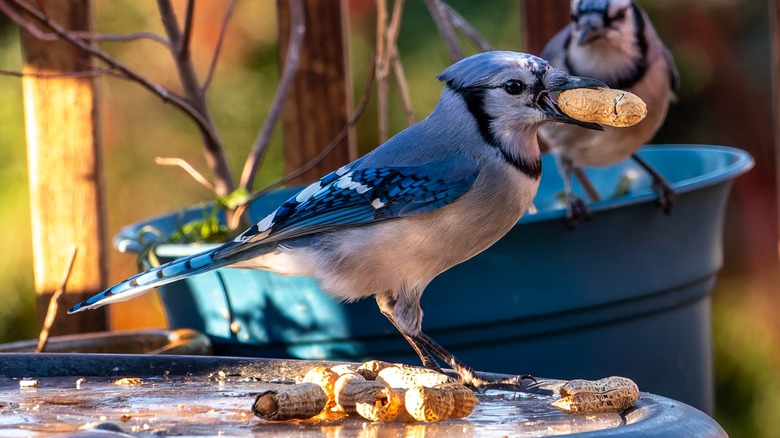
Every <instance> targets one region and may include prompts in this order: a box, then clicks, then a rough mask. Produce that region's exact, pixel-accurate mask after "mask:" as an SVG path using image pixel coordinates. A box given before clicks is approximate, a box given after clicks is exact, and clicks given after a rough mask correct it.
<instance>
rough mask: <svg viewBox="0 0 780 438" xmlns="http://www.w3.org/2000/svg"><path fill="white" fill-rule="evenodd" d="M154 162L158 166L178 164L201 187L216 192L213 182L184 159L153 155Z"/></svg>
mask: <svg viewBox="0 0 780 438" xmlns="http://www.w3.org/2000/svg"><path fill="white" fill-rule="evenodd" d="M154 163H155V164H159V165H160V166H179V167H181V168H182V169H183V170H184V171H185V172H187V173H189V174H190V176H191V177H192V178H193V179H195V181H197V182H199V183H200V184H201V185H202V186H203V187H206V188H207V189H209V190H211V191H212V192H215V193H216V188H215V187H214V184H211V182H209V180H208V179H206V177H205V176H203V174H202V173H200V172H198V171H197V170H195V168H194V167H192V165H190V163H188V162H186V161H185V160H183V159H181V158H163V157H155V159H154Z"/></svg>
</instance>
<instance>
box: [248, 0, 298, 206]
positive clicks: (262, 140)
mask: <svg viewBox="0 0 780 438" xmlns="http://www.w3.org/2000/svg"><path fill="white" fill-rule="evenodd" d="M290 21H291V25H290V47H289V50H287V56H286V57H285V61H284V68H283V69H282V76H281V79H280V80H279V86H278V88H277V89H276V95H275V96H274V100H273V103H272V104H271V109H270V110H269V112H268V116H267V117H266V119H265V122H264V123H263V127H262V129H261V130H260V133H259V134H258V136H257V140H255V143H254V144H253V145H252V150H251V152H250V153H249V156H248V157H247V159H246V162H245V163H244V170H243V171H242V172H241V182H240V187H242V188H244V189H246V190H247V191H251V190H252V185H253V184H254V181H255V175H256V173H257V169H258V167H259V166H260V163H261V162H262V160H263V157H264V156H265V152H266V151H267V150H268V146H269V145H270V142H271V134H272V133H273V129H274V127H275V126H276V122H277V120H278V119H279V116H280V115H281V113H282V107H283V105H284V100H285V98H286V96H287V93H288V92H289V90H290V87H291V86H292V82H293V79H294V78H295V73H296V72H297V71H298V61H300V57H301V45H302V44H303V35H304V33H305V32H306V17H305V16H304V9H303V2H302V0H290Z"/></svg>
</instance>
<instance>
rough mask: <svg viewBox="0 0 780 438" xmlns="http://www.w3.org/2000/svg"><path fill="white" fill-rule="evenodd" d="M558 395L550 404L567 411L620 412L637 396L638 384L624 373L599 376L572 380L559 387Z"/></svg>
mask: <svg viewBox="0 0 780 438" xmlns="http://www.w3.org/2000/svg"><path fill="white" fill-rule="evenodd" d="M560 393H561V398H560V399H558V400H556V401H554V402H553V403H552V405H553V406H555V407H556V408H558V409H560V410H561V411H563V412H566V413H567V414H574V415H585V414H596V413H610V412H620V411H623V410H625V409H628V408H629V407H630V406H631V405H633V404H634V403H635V402H636V401H637V400H638V399H639V388H638V387H637V386H636V383H634V382H633V381H632V380H631V379H627V378H625V377H617V376H612V377H606V378H603V379H600V380H572V381H569V382H568V383H566V384H565V385H563V386H562V387H561V389H560Z"/></svg>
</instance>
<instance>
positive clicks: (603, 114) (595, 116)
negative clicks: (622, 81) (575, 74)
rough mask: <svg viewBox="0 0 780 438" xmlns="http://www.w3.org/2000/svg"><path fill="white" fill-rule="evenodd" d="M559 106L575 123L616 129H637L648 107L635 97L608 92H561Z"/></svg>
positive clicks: (576, 90)
mask: <svg viewBox="0 0 780 438" xmlns="http://www.w3.org/2000/svg"><path fill="white" fill-rule="evenodd" d="M558 106H559V107H560V108H561V111H563V112H564V113H566V114H567V115H568V116H570V117H572V118H574V119H577V120H580V121H583V122H593V123H601V124H604V125H609V126H616V127H627V126H632V125H636V124H637V123H639V122H641V121H642V119H644V118H645V116H646V115H647V105H645V103H644V102H643V101H642V99H640V98H639V97H638V96H636V95H635V94H631V93H629V92H628V91H622V90H613V89H609V88H598V89H591V88H577V89H574V90H566V91H562V92H561V93H560V94H559V95H558Z"/></svg>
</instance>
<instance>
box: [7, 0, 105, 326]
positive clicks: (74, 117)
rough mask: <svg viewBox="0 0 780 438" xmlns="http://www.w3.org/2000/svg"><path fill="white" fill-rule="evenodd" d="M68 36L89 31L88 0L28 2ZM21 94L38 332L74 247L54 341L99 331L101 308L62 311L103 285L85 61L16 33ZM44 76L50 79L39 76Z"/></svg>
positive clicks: (98, 169)
mask: <svg viewBox="0 0 780 438" xmlns="http://www.w3.org/2000/svg"><path fill="white" fill-rule="evenodd" d="M30 4H31V5H32V6H33V7H35V8H38V7H41V8H43V9H44V12H45V13H46V14H47V15H48V16H49V17H50V18H51V19H52V20H55V21H57V22H59V23H61V24H62V25H63V26H65V28H66V29H69V30H80V31H90V30H91V28H92V4H91V2H90V1H89V0H36V1H32V0H30ZM21 41H22V51H23V54H24V73H25V74H26V76H25V77H24V78H23V79H22V90H23V94H24V114H25V125H26V133H27V151H28V167H29V179H30V206H31V210H32V233H33V258H34V265H35V266H34V271H35V291H36V294H37V301H38V321H39V326H40V325H41V324H42V322H43V318H44V316H45V315H46V309H47V308H48V305H49V301H50V298H51V296H52V294H53V293H54V292H55V291H56V290H57V289H58V288H59V287H60V283H61V282H62V277H63V272H64V271H65V269H66V266H67V264H68V261H69V257H70V254H71V252H72V249H73V247H74V246H75V247H77V248H78V253H77V256H76V258H75V260H74V266H73V270H72V271H71V275H70V278H69V280H68V282H67V284H66V294H65V295H63V296H62V297H61V299H60V304H59V311H58V313H57V317H56V319H55V322H54V325H53V326H52V334H53V335H61V334H68V333H82V332H90V331H99V330H105V329H106V312H105V311H104V310H103V309H100V310H98V311H93V312H86V313H82V314H79V315H74V316H65V315H64V312H65V311H66V310H67V309H68V308H70V306H71V305H73V304H75V303H76V302H78V301H80V300H82V299H85V298H87V297H88V296H91V295H92V294H95V293H97V292H100V291H101V290H103V288H104V287H105V286H106V278H107V275H106V274H107V263H106V246H105V245H106V244H105V242H106V239H105V234H106V221H105V202H104V195H103V185H104V184H103V170H102V161H101V145H100V130H99V124H98V121H99V114H98V103H97V96H96V90H95V83H94V79H93V78H91V77H89V76H88V75H80V76H79V75H73V73H78V72H88V71H89V70H91V69H92V62H91V60H90V57H89V55H87V54H86V53H84V52H82V51H80V50H78V49H75V48H74V47H73V46H71V45H70V44H68V43H65V42H63V41H61V40H60V41H41V40H38V39H37V38H35V37H34V36H33V35H31V34H29V33H28V32H26V31H25V30H22V33H21ZM44 76H50V77H44Z"/></svg>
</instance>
